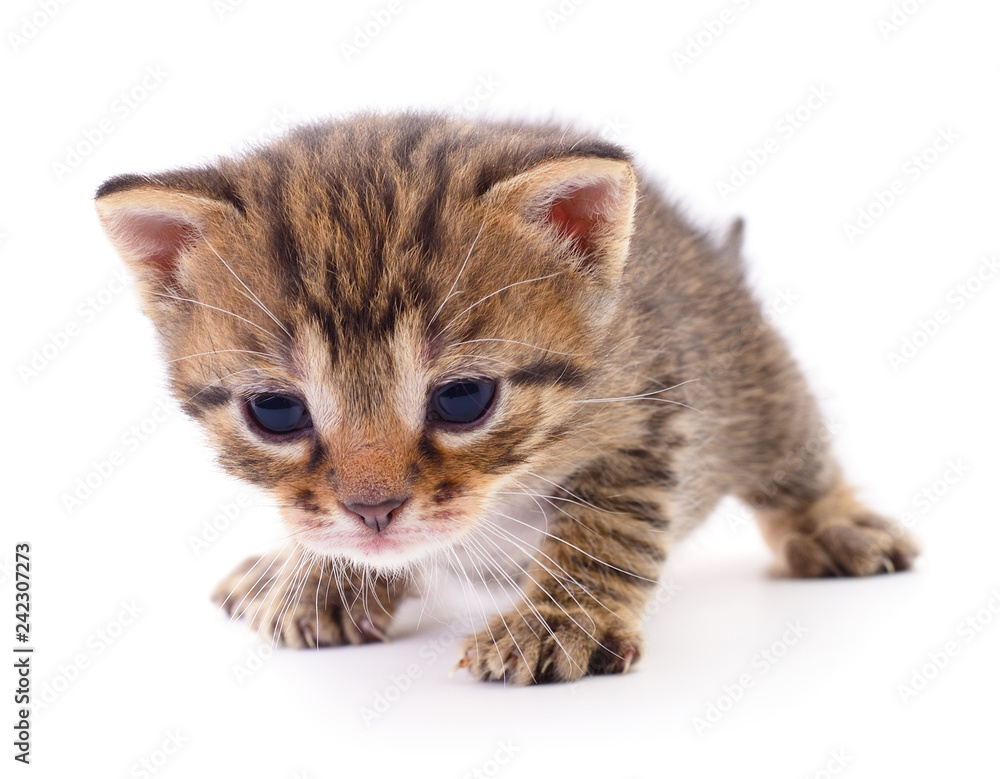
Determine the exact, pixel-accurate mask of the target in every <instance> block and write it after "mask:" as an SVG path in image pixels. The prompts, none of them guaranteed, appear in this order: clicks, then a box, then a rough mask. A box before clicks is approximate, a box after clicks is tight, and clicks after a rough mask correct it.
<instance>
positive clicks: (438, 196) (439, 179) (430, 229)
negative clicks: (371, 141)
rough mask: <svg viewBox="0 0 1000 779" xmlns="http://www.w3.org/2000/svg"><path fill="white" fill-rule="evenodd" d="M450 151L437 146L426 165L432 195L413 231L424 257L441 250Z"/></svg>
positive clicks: (415, 243) (427, 200) (447, 148)
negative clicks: (442, 212) (441, 224)
mask: <svg viewBox="0 0 1000 779" xmlns="http://www.w3.org/2000/svg"><path fill="white" fill-rule="evenodd" d="M450 151H451V149H450V148H449V147H448V146H446V145H444V144H441V145H439V146H437V147H435V148H434V150H433V152H432V153H431V160H430V164H429V165H428V166H426V168H427V169H426V172H425V173H424V176H425V177H427V178H429V179H430V180H431V181H432V182H433V184H432V188H431V192H430V195H429V196H428V197H427V199H426V200H425V201H424V204H423V205H422V206H421V207H420V210H419V215H418V216H417V222H416V225H415V228H414V232H413V242H414V245H415V246H416V247H417V248H418V249H419V251H420V254H421V256H422V257H424V258H430V257H432V256H435V255H437V254H438V252H440V250H441V236H440V234H439V229H440V225H439V222H440V219H441V207H442V205H443V203H444V198H445V192H446V191H447V190H448V184H449V181H450V168H451V165H450V160H449V153H450Z"/></svg>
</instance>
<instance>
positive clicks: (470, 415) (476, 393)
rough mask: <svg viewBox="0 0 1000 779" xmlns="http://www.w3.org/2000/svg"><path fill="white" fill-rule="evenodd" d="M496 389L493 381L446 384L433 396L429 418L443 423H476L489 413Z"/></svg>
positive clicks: (482, 380) (479, 380) (465, 381)
mask: <svg viewBox="0 0 1000 779" xmlns="http://www.w3.org/2000/svg"><path fill="white" fill-rule="evenodd" d="M496 389H497V383H496V382H495V381H493V380H492V379H460V380H458V381H453V382H451V383H450V384H445V385H444V386H443V387H439V388H438V389H437V390H435V392H434V394H433V395H432V396H431V406H430V414H429V416H430V418H431V419H438V420H441V421H442V422H454V423H458V424H468V423H470V422H475V421H476V420H478V419H481V418H482V417H483V416H484V415H485V414H486V412H487V411H489V408H490V405H491V404H492V403H493V397H494V395H495V394H496Z"/></svg>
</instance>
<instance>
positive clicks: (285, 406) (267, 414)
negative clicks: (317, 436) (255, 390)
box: [247, 395, 312, 433]
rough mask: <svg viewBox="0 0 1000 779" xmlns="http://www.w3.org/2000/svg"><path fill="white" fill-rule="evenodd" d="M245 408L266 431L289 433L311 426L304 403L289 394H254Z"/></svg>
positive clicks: (310, 419)
mask: <svg viewBox="0 0 1000 779" xmlns="http://www.w3.org/2000/svg"><path fill="white" fill-rule="evenodd" d="M247 408H248V409H249V410H250V416H252V417H253V419H254V421H255V422H256V423H257V424H258V425H260V427H261V428H262V429H263V430H266V431H267V432H268V433H291V432H292V431H294V430H302V429H303V428H306V427H311V426H312V418H311V417H310V416H309V409H307V408H306V404H305V403H303V402H302V401H301V400H299V399H298V398H294V397H292V396H290V395H256V396H254V397H252V398H250V401H249V403H247Z"/></svg>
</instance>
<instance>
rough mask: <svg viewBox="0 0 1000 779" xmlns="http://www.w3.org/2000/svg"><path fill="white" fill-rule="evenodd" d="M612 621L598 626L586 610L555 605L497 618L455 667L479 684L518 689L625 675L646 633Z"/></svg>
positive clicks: (468, 641)
mask: <svg viewBox="0 0 1000 779" xmlns="http://www.w3.org/2000/svg"><path fill="white" fill-rule="evenodd" d="M612 619H613V622H614V623H615V624H608V625H601V624H595V623H594V621H593V620H592V618H591V617H590V616H588V615H587V614H585V613H583V612H582V611H581V612H577V613H574V612H573V611H570V612H569V614H567V613H565V612H563V611H562V610H560V609H557V608H555V607H549V608H545V607H541V608H539V609H538V610H537V613H531V614H525V615H522V614H518V613H517V612H510V613H508V614H504V615H503V616H496V617H494V618H493V619H492V620H491V621H490V623H489V625H488V626H487V627H486V628H485V629H484V630H481V631H480V632H479V633H477V634H476V635H474V636H470V637H469V638H467V639H466V640H465V643H464V645H463V647H462V649H463V655H462V659H461V660H459V663H458V666H457V667H458V668H467V669H468V670H469V673H470V674H472V676H473V677H474V678H476V679H479V680H481V681H504V682H510V683H512V684H518V685H523V684H542V683H546V682H568V681H574V680H576V679H579V678H581V677H583V676H588V675H598V674H619V673H627V672H628V670H629V668H631V666H632V665H633V664H634V663H635V662H636V661H637V660H638V659H639V657H640V655H641V654H642V635H641V634H640V633H639V631H638V630H637V629H632V628H629V627H627V626H626V625H624V624H623V623H622V622H621V620H619V619H617V618H608V619H607V622H609V623H610V622H612ZM585 628H586V630H585Z"/></svg>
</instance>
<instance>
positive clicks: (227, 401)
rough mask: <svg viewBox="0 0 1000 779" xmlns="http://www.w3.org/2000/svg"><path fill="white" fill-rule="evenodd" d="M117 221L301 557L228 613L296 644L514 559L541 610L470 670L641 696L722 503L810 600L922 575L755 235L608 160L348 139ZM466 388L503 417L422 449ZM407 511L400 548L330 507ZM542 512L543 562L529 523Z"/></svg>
mask: <svg viewBox="0 0 1000 779" xmlns="http://www.w3.org/2000/svg"><path fill="white" fill-rule="evenodd" d="M633 204H634V205H633ZM97 205H98V211H99V214H100V217H101V220H102V223H103V225H104V226H105V229H106V230H107V232H108V235H109V237H110V238H111V240H112V242H113V243H114V244H115V246H116V247H117V248H118V250H119V252H120V253H121V254H122V256H123V258H124V259H125V260H126V262H128V263H129V264H130V266H131V267H132V268H133V270H134V272H135V275H136V278H137V283H138V285H139V288H140V290H141V292H142V300H143V305H144V308H145V311H146V313H147V314H148V315H149V316H150V317H151V318H152V320H153V322H154V323H155V324H156V327H157V329H158V331H159V333H160V335H161V338H162V345H163V348H164V351H165V354H166V357H167V360H168V365H169V370H170V376H171V380H172V385H173V389H174V392H175V393H176V394H177V396H178V398H179V399H180V401H181V403H182V404H183V407H184V408H185V409H186V410H187V411H188V412H189V413H190V414H191V415H192V416H193V417H194V418H196V419H197V420H198V421H199V422H200V423H201V424H202V425H204V427H205V429H206V430H207V431H208V433H209V435H210V436H211V438H212V440H213V442H214V444H215V446H216V447H217V449H218V452H219V460H220V462H221V463H222V465H223V466H225V467H226V468H227V469H228V470H229V471H231V472H232V473H234V474H236V475H237V476H239V477H242V478H243V479H246V480H248V481H250V482H252V483H254V484H256V485H259V486H260V487H262V488H264V489H266V490H268V491H270V492H271V493H272V494H273V495H275V496H276V498H277V499H278V501H279V502H280V504H281V506H282V511H283V517H284V520H285V523H286V524H287V526H288V528H289V530H290V533H291V537H292V540H293V542H294V543H293V545H292V546H291V547H290V548H289V549H286V550H285V551H283V552H282V553H280V554H278V555H272V556H269V557H265V558H261V559H260V560H256V559H255V560H251V561H248V562H247V564H246V565H245V566H243V567H242V568H241V569H240V570H239V571H237V572H236V573H235V574H234V575H233V576H232V577H231V578H230V579H227V580H226V581H225V582H223V584H222V585H221V586H220V589H219V591H218V596H219V600H220V601H221V602H224V603H226V605H227V608H229V609H230V611H231V612H232V613H235V614H245V615H246V616H247V617H248V618H249V619H250V620H251V622H252V624H253V625H254V626H255V627H258V628H259V629H264V630H267V631H268V632H270V633H272V634H273V635H274V636H275V638H276V639H283V640H284V641H285V642H286V643H288V644H289V645H291V646H307V645H323V644H335V643H344V642H353V643H359V642H363V641H369V640H377V639H381V638H383V637H384V632H385V630H386V629H387V628H388V626H389V623H390V619H391V612H392V609H393V607H394V605H395V603H396V602H397V601H398V599H399V598H400V597H401V596H402V595H403V594H404V593H405V591H406V589H407V582H408V581H409V580H410V574H411V573H412V572H413V571H414V570H415V569H417V568H420V567H421V566H424V565H425V564H427V562H428V561H429V560H432V559H437V560H442V561H444V563H445V564H448V563H450V561H452V560H453V559H454V560H457V559H458V557H457V554H456V551H458V550H460V551H461V552H462V553H463V554H464V555H465V557H466V559H471V560H473V561H474V563H475V565H480V566H482V568H483V571H482V572H483V573H485V572H486V569H490V571H491V572H492V569H493V568H496V569H500V568H503V567H504V565H502V564H506V563H507V562H508V560H507V559H506V557H508V556H509V557H515V556H516V555H511V554H509V553H508V552H503V553H501V551H500V549H501V548H504V549H514V550H515V551H519V552H523V553H525V554H524V557H525V558H526V561H519V562H518V565H519V566H521V569H522V570H523V571H524V575H523V576H522V577H521V587H522V591H523V598H522V601H521V602H520V604H519V605H518V607H517V608H516V609H515V610H514V611H512V612H510V613H507V614H503V615H500V616H498V617H496V618H494V619H493V620H491V621H490V622H489V623H488V624H487V625H486V626H485V627H484V629H483V630H482V631H481V632H480V633H478V634H477V635H475V636H472V637H470V639H469V640H468V642H467V644H466V646H465V648H464V650H463V654H462V658H461V663H460V664H461V665H463V666H464V667H466V668H468V669H469V671H470V672H471V673H472V674H473V675H475V676H476V677H477V678H481V679H506V680H509V681H512V682H516V683H531V682H542V681H558V680H570V679H575V678H578V677H580V676H582V675H584V674H600V673H618V672H623V671H626V670H627V669H628V668H629V667H630V665H631V664H632V663H633V662H634V661H635V660H636V659H637V658H638V657H639V656H640V654H641V651H642V641H641V635H640V631H639V620H640V615H641V614H642V611H643V607H644V605H645V603H646V601H647V599H648V598H649V597H650V595H651V593H652V591H653V588H654V586H655V582H656V580H657V578H658V576H659V575H660V572H661V570H662V567H663V564H664V561H665V560H666V556H667V551H668V550H669V548H670V546H671V545H672V544H673V543H674V542H675V541H677V540H679V539H680V538H681V537H683V535H684V534H686V533H687V532H688V531H689V530H690V529H691V528H692V527H694V526H695V525H696V524H697V523H698V522H699V521H700V520H701V519H703V518H704V517H705V516H707V514H708V513H709V512H710V511H711V510H712V508H713V506H714V505H715V504H716V503H717V501H718V500H719V499H720V498H721V497H722V496H724V495H726V494H730V493H732V494H735V495H737V496H739V497H741V498H743V499H744V500H746V501H748V502H749V503H750V504H751V505H752V506H753V508H754V509H755V510H756V511H757V512H758V515H759V517H760V521H761V524H762V527H763V529H764V531H765V536H766V537H767V539H768V541H769V543H771V545H772V546H773V547H774V550H775V553H776V555H777V557H778V559H779V561H780V562H781V563H782V564H784V565H785V566H786V568H788V570H789V571H790V572H791V573H792V574H796V575H805V576H819V575H864V574H871V573H877V572H879V571H883V570H898V569H903V568H906V567H908V566H909V564H910V562H911V561H912V559H913V558H914V557H915V555H916V554H917V550H916V546H915V545H914V543H913V541H912V540H911V539H910V538H909V537H908V536H907V535H906V533H905V531H903V530H902V528H900V527H899V526H897V525H895V524H894V523H892V522H890V521H889V520H885V519H882V518H880V517H878V516H876V515H874V514H872V513H871V512H870V511H869V510H867V509H865V508H864V507H863V506H861V505H860V504H858V503H857V502H856V501H854V499H853V498H852V497H851V495H850V491H849V489H848V488H847V487H846V486H845V484H844V481H843V478H842V476H841V473H840V470H839V468H838V466H837V464H836V463H835V462H834V460H833V459H832V457H831V455H830V453H829V446H828V436H827V435H826V432H825V430H824V428H823V425H822V422H821V419H820V416H819V414H818V412H817V409H816V406H815V403H814V401H813V399H812V397H811V395H810V393H809V391H808V388H807V387H806V385H805V383H804V381H803V378H802V376H801V374H800V373H799V371H798V369H797V368H796V366H795V365H794V363H793V361H792V360H791V358H790V357H789V354H788V351H787V349H786V348H785V346H784V344H783V342H782V340H781V338H780V337H779V336H778V335H777V334H776V333H775V332H774V331H773V330H772V329H771V327H770V326H769V325H768V324H767V323H766V322H765V321H764V320H763V318H762V316H761V313H760V309H759V306H758V304H757V302H756V301H755V300H754V298H753V296H752V294H751V293H750V292H749V291H748V288H747V285H746V282H745V280H744V273H743V268H742V264H741V262H740V259H739V241H740V235H739V232H740V228H739V226H737V228H736V229H734V231H733V233H732V235H731V236H730V238H729V240H727V241H726V242H725V243H724V244H723V245H717V244H716V243H714V242H713V241H712V240H711V239H710V238H709V237H707V236H706V235H704V234H702V233H700V232H698V231H697V230H695V229H694V228H693V227H691V226H690V225H689V224H688V223H687V222H686V221H685V220H684V219H683V218H682V217H681V216H680V215H679V214H678V212H677V211H676V210H675V209H674V208H672V207H671V206H670V205H669V204H668V203H667V202H666V201H665V200H664V199H663V197H662V196H661V195H660V194H659V192H658V191H657V190H656V189H655V187H653V186H652V185H651V184H650V182H649V181H648V180H647V179H646V178H645V177H644V176H642V175H637V174H635V172H634V168H633V165H632V162H631V160H630V158H629V156H628V154H626V153H625V151H624V150H622V149H621V148H620V147H618V146H616V145H614V144H611V143H608V142H606V141H604V140H602V139H600V138H598V137H596V136H592V135H588V134H586V133H581V132H578V131H575V130H573V129H571V128H567V127H561V126H551V125H540V126H532V125H521V124H513V123H507V124H504V123H493V124H488V123H473V122H468V121H464V120H459V119H453V118H449V117H445V116H437V115H430V114H416V113H411V114H399V115H389V116H379V115H358V116H355V117H351V118H347V119H344V120H341V121H335V122H322V123H317V124H313V125H307V126H303V127H300V128H298V129H297V130H295V131H293V132H292V133H290V134H289V135H288V136H287V137H285V138H283V139H281V140H279V141H277V142H275V143H273V144H271V145H268V146H264V147H261V148H258V149H255V150H253V151H251V152H249V153H247V154H245V155H243V156H240V157H234V158H226V159H222V160H219V161H218V162H216V163H215V164H212V165H210V166H205V167H200V168H192V169H186V170H179V171H174V172H168V173H162V174H157V175H150V176H137V175H127V176H121V177H118V178H115V179H112V180H110V181H108V182H107V183H106V184H105V185H104V186H103V187H102V188H101V189H100V191H99V192H98V195H97ZM581 214H582V215H583V216H581ZM470 376H474V377H489V378H493V379H496V381H497V382H498V395H497V398H496V400H495V403H494V408H493V409H492V410H491V412H490V413H489V415H488V418H486V419H485V421H483V422H482V424H480V425H478V426H476V427H473V428H470V429H467V430H456V429H449V428H448V427H447V426H442V425H440V424H435V423H433V422H432V421H429V419H428V414H427V408H428V398H429V395H430V393H431V392H432V391H433V389H434V388H435V387H439V386H441V385H442V384H443V383H445V382H447V381H449V380H454V379H459V378H465V377H470ZM268 392H270V393H287V394H294V395H296V396H298V397H301V398H303V399H304V400H305V402H306V404H307V405H308V408H309V410H310V413H311V415H312V419H313V428H312V430H310V431H309V432H308V433H307V434H305V435H300V436H297V437H294V438H293V439H290V440H283V441H275V440H267V439H266V438H262V437H261V436H260V435H258V434H255V433H254V432H253V430H252V429H251V425H250V424H249V423H248V419H247V411H246V401H247V399H248V398H249V397H252V396H253V395H255V394H259V393H268ZM397 494H398V495H402V496H406V497H407V501H406V503H405V504H404V505H403V506H402V507H400V509H399V510H398V513H394V517H395V518H394V519H393V521H392V523H391V524H390V525H389V526H388V527H387V528H386V529H385V530H384V531H382V532H377V531H373V530H371V529H369V528H368V527H367V526H366V525H365V524H363V523H361V522H358V521H357V520H358V517H356V516H352V515H351V514H350V513H349V512H346V511H345V510H344V508H343V506H342V502H343V501H346V500H347V496H351V499H356V498H358V497H359V496H360V497H361V498H363V500H362V501H361V502H372V503H374V502H379V501H380V500H381V499H383V498H385V497H386V496H390V495H397ZM519 495H520V496H521V497H520V498H519V497H518V496H519ZM525 495H527V496H528V499H529V500H530V501H531V502H532V503H535V504H537V507H538V509H539V511H538V512H537V513H538V514H539V517H542V519H543V521H544V527H543V529H542V531H541V533H540V534H539V533H538V531H537V529H532V532H533V533H534V535H531V534H530V533H529V532H528V531H529V529H528V527H527V526H528V525H530V524H532V522H529V521H527V520H526V519H525V517H524V516H523V514H522V515H521V516H518V515H511V512H512V511H522V512H523V508H521V507H523V505H524V504H525V498H524V496H525ZM543 515H544V516H543ZM504 521H505V522H506V523H507V524H506V525H504V524H502V522H504ZM519 523H520V524H519ZM536 524H537V523H536ZM522 525H523V526H524V532H523V533H521V532H520V531H517V532H512V531H511V530H510V529H509V528H511V527H514V528H518V527H521V526H522ZM497 575H500V576H505V575H506V574H504V573H498V574H497ZM265 584H266V587H265ZM324 592H325V595H323V596H322V597H320V594H321V593H324ZM303 593H306V595H305V597H301V596H302V594H303ZM314 593H315V597H313V595H314Z"/></svg>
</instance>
